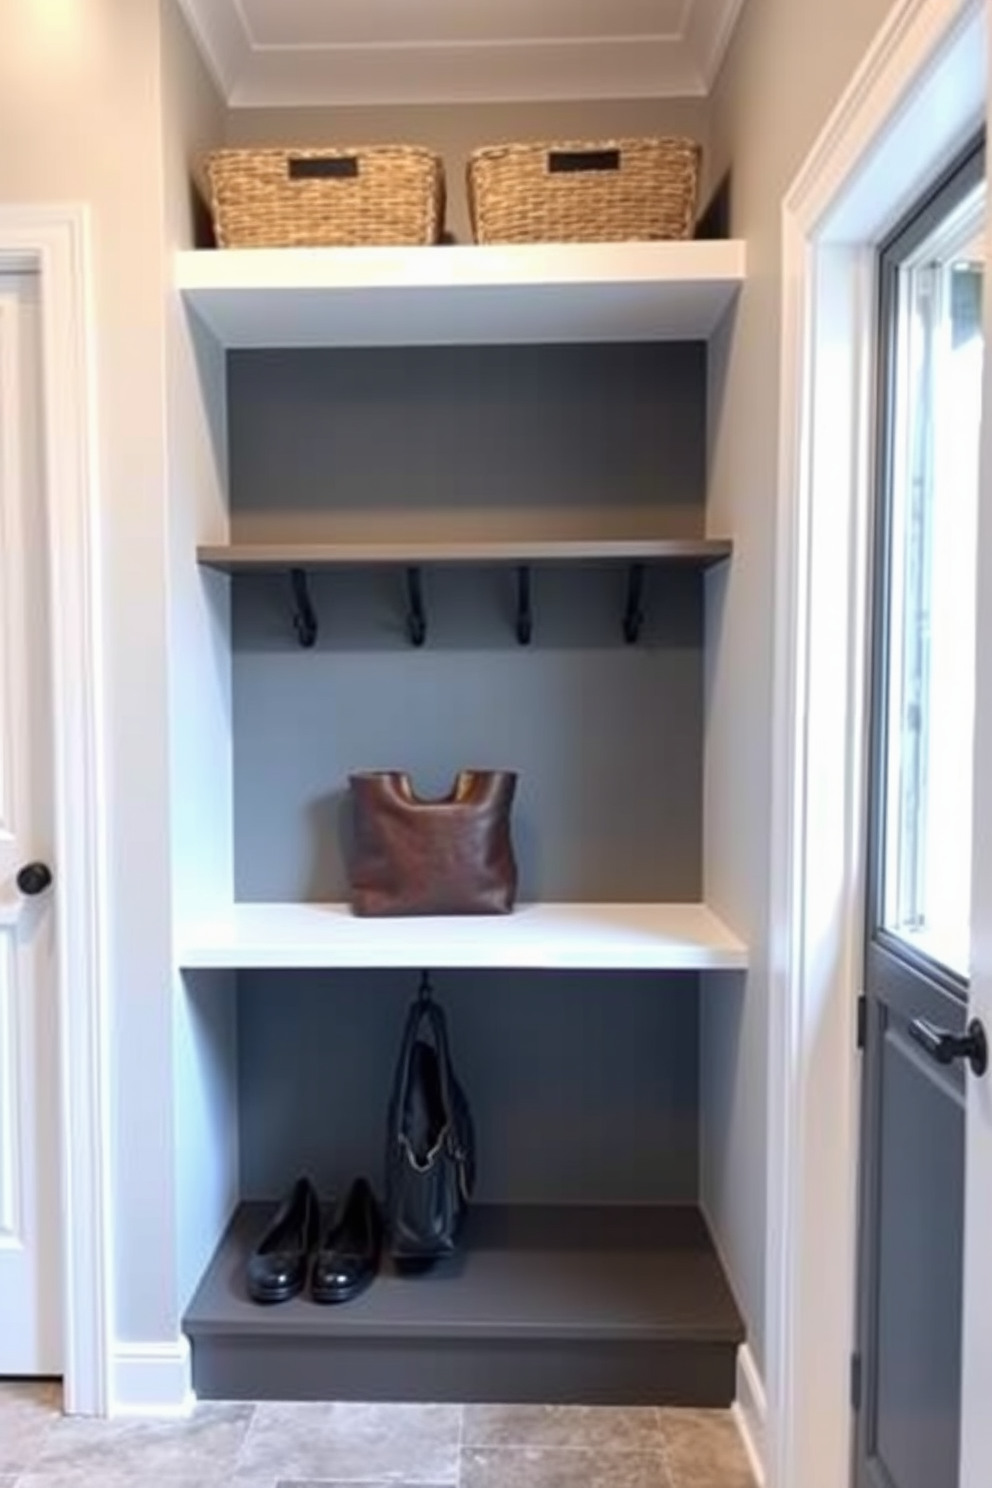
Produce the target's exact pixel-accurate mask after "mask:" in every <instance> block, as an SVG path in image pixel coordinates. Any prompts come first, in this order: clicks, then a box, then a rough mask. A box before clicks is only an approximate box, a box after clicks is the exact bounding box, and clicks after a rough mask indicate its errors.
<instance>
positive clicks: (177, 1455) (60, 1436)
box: [31, 1405, 254, 1488]
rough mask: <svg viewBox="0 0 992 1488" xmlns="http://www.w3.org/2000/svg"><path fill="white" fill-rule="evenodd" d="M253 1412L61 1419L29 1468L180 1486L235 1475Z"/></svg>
mask: <svg viewBox="0 0 992 1488" xmlns="http://www.w3.org/2000/svg"><path fill="white" fill-rule="evenodd" d="M253 1411H254V1407H253V1406H251V1405H201V1406H197V1408H196V1409H195V1410H194V1411H193V1413H192V1415H191V1416H189V1417H187V1418H185V1419H183V1420H179V1421H161V1420H140V1419H139V1420H118V1421H98V1420H92V1419H87V1418H84V1417H79V1416H76V1417H69V1418H64V1419H62V1420H60V1421H56V1422H55V1424H54V1425H53V1426H52V1428H51V1430H50V1431H49V1432H48V1435H47V1436H46V1438H45V1443H44V1446H43V1447H42V1450H41V1452H40V1453H39V1454H38V1456H37V1457H36V1458H35V1460H34V1461H33V1462H32V1464H31V1468H32V1471H33V1472H34V1473H36V1474H39V1475H42V1476H44V1475H46V1474H52V1475H54V1474H60V1473H67V1474H70V1475H72V1476H75V1477H82V1478H87V1477H88V1478H95V1479H97V1480H98V1481H99V1480H100V1479H101V1478H102V1477H105V1478H106V1480H107V1481H108V1482H116V1480H119V1479H122V1478H123V1479H127V1478H129V1477H134V1478H139V1479H142V1478H143V1479H144V1480H145V1482H148V1481H149V1480H154V1479H155V1478H169V1479H175V1478H181V1479H184V1480H185V1482H184V1484H183V1488H186V1483H189V1484H191V1485H192V1484H193V1483H194V1482H195V1483H197V1484H199V1483H200V1482H201V1481H202V1482H210V1483H216V1482H217V1481H218V1480H219V1479H223V1478H224V1477H225V1476H231V1475H233V1473H234V1470H235V1462H236V1459H237V1455H238V1451H239V1449H240V1447H241V1444H242V1442H243V1440H244V1436H245V1432H246V1431H247V1430H248V1426H249V1423H250V1421H251V1418H252V1413H253ZM46 1488H47V1485H46ZM86 1488H90V1484H89V1483H88V1482H87V1484H86Z"/></svg>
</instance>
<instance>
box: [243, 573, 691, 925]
mask: <svg viewBox="0 0 992 1488" xmlns="http://www.w3.org/2000/svg"><path fill="white" fill-rule="evenodd" d="M654 577H655V582H653V583H652V584H651V586H650V589H649V594H648V606H649V615H650V623H649V626H648V628H647V630H646V632H645V639H644V641H643V642H642V644H641V645H639V646H637V647H632V648H627V647H625V646H624V645H623V643H622V641H621V640H620V639H619V630H620V617H621V614H622V611H623V602H624V578H623V573H622V571H621V570H617V571H616V572H615V573H613V574H605V575H599V574H595V573H593V572H589V573H586V574H582V575H580V574H574V573H573V574H565V573H557V572H551V571H548V572H542V573H541V574H538V575H536V576H535V579H534V610H535V625H536V630H537V640H536V643H535V645H534V646H533V647H531V648H527V649H524V648H519V647H517V645H516V644H515V642H514V641H513V639H512V633H511V631H510V628H509V627H510V615H509V613H508V612H509V610H510V609H511V608H512V592H511V588H510V586H511V576H510V575H508V574H504V575H499V574H487V575H480V574H461V575H458V574H444V575H432V574H429V575H427V576H426V577H425V584H426V592H427V602H428V620H429V625H430V634H429V636H428V643H427V646H426V647H425V648H424V649H423V650H419V651H418V650H413V649H412V648H411V647H409V646H408V645H407V644H406V642H405V641H404V640H403V638H402V635H401V625H402V616H403V596H402V581H401V578H400V576H399V575H393V576H391V577H389V576H385V577H383V576H371V575H368V574H364V575H363V574H355V575H347V576H341V577H335V576H329V577H326V578H324V579H323V580H321V581H320V582H319V583H315V584H314V585H313V594H314V597H315V602H316V606H317V610H318V614H319V616H320V620H321V625H322V627H323V629H322V636H321V642H320V646H319V649H317V650H315V651H310V652H304V651H301V650H300V649H299V648H298V646H297V645H296V642H295V639H294V638H293V637H292V636H291V635H289V634H288V633H287V632H288V631H289V630H290V621H289V606H288V593H287V584H286V580H285V579H281V578H279V577H274V578H261V577H260V578H254V579H250V580H249V579H240V580H238V581H237V582H236V584H235V608H234V615H235V635H236V637H237V642H236V646H235V656H234V740H235V746H234V788H235V811H234V815H235V823H236V830H235V851H236V874H237V894H238V897H239V898H240V899H247V900H278V901H285V900H296V899H317V900H338V899H345V898H347V895H348V879H347V871H346V859H345V855H344V843H345V841H346V829H347V821H346V815H345V806H346V800H345V796H346V789H347V777H348V773H349V771H351V770H355V769H392V768H400V769H406V770H409V771H411V772H412V774H413V777H414V780H415V782H416V783H417V785H418V787H419V788H420V789H421V790H423V791H425V792H427V793H435V792H439V791H440V790H441V789H443V788H446V787H447V786H448V785H449V784H450V782H451V779H452V777H453V776H454V774H455V773H456V772H457V770H458V769H460V768H462V767H463V766H464V767H479V768H485V767H500V768H508V769H515V770H517V771H519V774H520V785H519V792H518V799H517V801H516V804H515V807H514V836H515V842H516V849H517V856H518V859H519V863H520V873H521V880H520V893H521V897H522V898H523V899H545V900H547V899H551V900H557V899H586V900H603V901H610V900H612V901H625V900H629V901H637V900H651V899H662V900H680V899H693V898H697V897H698V895H699V892H700V878H701V865H700V835H701V834H700V813H701V788H702V787H701V759H700V754H701V750H700V739H701V734H702V718H701V709H702V700H701V683H700V673H701V666H700V639H699V638H700V633H701V624H702V622H701V613H700V611H701V595H700V583H699V580H698V579H697V578H696V577H695V576H694V575H686V574H682V575H670V576H668V577H666V576H665V575H663V574H661V573H659V574H658V575H656V576H654Z"/></svg>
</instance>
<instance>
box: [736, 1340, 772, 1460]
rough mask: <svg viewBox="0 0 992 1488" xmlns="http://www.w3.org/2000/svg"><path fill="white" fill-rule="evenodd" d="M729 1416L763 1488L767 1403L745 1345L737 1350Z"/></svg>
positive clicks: (753, 1363)
mask: <svg viewBox="0 0 992 1488" xmlns="http://www.w3.org/2000/svg"><path fill="white" fill-rule="evenodd" d="M733 1416H734V1420H735V1422H736V1423H737V1429H738V1431H739V1432H740V1434H741V1438H742V1440H743V1442H744V1447H745V1450H746V1452H747V1455H748V1457H749V1459H750V1462H751V1471H752V1472H753V1473H754V1476H755V1481H756V1482H757V1484H758V1488H765V1482H766V1475H765V1463H766V1461H767V1455H766V1441H765V1438H766V1423H767V1420H768V1403H767V1400H766V1398H765V1386H764V1383H763V1381H762V1378H761V1375H760V1374H759V1372H758V1366H757V1365H756V1364H755V1362H754V1355H753V1354H752V1352H751V1350H750V1349H749V1348H748V1346H747V1344H746V1343H745V1344H743V1345H742V1346H741V1348H739V1349H738V1351H737V1399H736V1400H735V1401H734V1406H733Z"/></svg>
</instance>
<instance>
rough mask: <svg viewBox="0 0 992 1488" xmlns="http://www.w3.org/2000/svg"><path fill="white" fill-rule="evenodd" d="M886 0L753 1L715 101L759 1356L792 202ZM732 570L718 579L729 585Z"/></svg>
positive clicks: (737, 1245) (726, 1213) (738, 1020)
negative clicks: (727, 254)
mask: <svg viewBox="0 0 992 1488" xmlns="http://www.w3.org/2000/svg"><path fill="white" fill-rule="evenodd" d="M888 8H889V3H888V0H834V3H833V4H831V5H824V4H822V0H747V4H746V5H745V7H744V11H743V15H742V20H741V23H740V26H739V29H738V32H737V34H736V36H735V38H734V40H733V42H732V44H731V49H730V52H729V54H728V56H727V58H726V61H725V63H724V66H723V69H722V72H721V75H720V77H719V79H718V82H717V87H716V90H715V93H714V96H713V99H712V103H713V110H712V116H711V126H710V133H711V151H712V168H713V170H714V173H715V177H716V178H717V179H719V178H720V177H722V176H723V174H724V173H725V172H726V171H728V170H730V172H731V175H730V214H731V220H730V230H731V233H732V234H733V236H735V237H743V238H746V239H747V245H748V283H747V287H746V289H745V292H744V294H743V296H742V299H741V302H740V305H739V307H738V312H737V315H736V318H735V321H734V323H733V324H732V325H731V326H728V327H727V331H726V334H725V336H724V337H723V338H722V340H721V343H720V344H719V346H718V347H717V348H716V349H715V353H714V355H713V357H712V366H711V383H712V399H711V404H712V406H711V423H712V430H713V437H712V449H711V494H710V512H709V521H710V529H711V531H713V532H720V533H723V532H727V533H731V534H732V535H733V537H734V541H735V548H734V561H733V564H732V565H731V568H730V573H729V576H728V579H727V580H726V584H725V587H723V583H722V581H721V580H716V581H715V583H714V584H713V587H712V588H711V591H710V604H709V613H708V623H709V627H710V637H709V642H710V643H709V646H708V657H709V675H708V678H707V698H708V709H709V714H708V728H707V741H708V744H707V762H706V806H705V814H706V827H705V832H706V841H705V853H704V861H705V864H706V893H707V898H708V899H709V901H710V902H711V903H712V904H713V905H714V906H716V907H717V908H718V909H720V910H722V911H724V913H725V914H726V915H727V916H728V918H729V919H730V920H731V922H732V923H733V924H734V925H735V926H736V927H737V928H738V929H739V930H741V931H742V932H743V933H744V934H745V935H746V936H747V937H748V939H749V941H750V943H751V945H752V948H753V955H752V971H751V973H750V976H749V978H748V982H747V986H746V988H742V989H741V990H740V991H739V992H738V993H732V994H730V995H728V992H727V988H726V986H725V985H719V984H715V985H713V986H712V988H710V989H708V991H707V995H706V998H705V1003H704V1024H703V1110H704V1131H703V1145H702V1165H703V1194H704V1201H705V1203H706V1207H707V1211H708V1214H709V1216H710V1220H711V1223H712V1224H713V1227H714V1230H715V1232H716V1234H717V1237H718V1240H719V1243H720V1246H721V1249H722V1251H723V1254H724V1255H725V1257H726V1259H727V1261H728V1264H729V1267H730V1271H731V1274H732V1278H733V1282H734V1285H735V1287H736V1289H737V1293H738V1296H739V1299H740V1301H741V1303H742V1305H743V1308H744V1311H745V1313H746V1315H747V1318H748V1322H749V1327H750V1334H751V1340H752V1345H753V1346H754V1348H755V1350H756V1353H757V1356H758V1359H759V1362H761V1361H762V1360H763V1357H764V1343H765V1339H764V1306H765V1270H764V1268H765V1230H766V1211H765V1201H766V1157H767V1151H766V1124H767V1123H766V1094H767V1068H768V1061H767V1053H768V1040H769V1029H768V1020H767V1012H768V1006H767V974H768V948H767V938H768V935H767V920H768V907H769V899H768V869H769V861H770V852H771V841H770V799H771V759H770V752H771V698H772V665H773V655H772V648H773V604H774V572H775V503H776V486H777V458H778V439H779V420H778V388H779V323H780V314H779V309H780V295H781V282H780V247H779V233H780V222H781V203H782V199H783V197H784V195H785V194H786V192H787V191H788V188H789V185H790V183H791V180H792V178H793V177H794V175H795V174H796V172H797V170H798V168H799V167H800V165H801V164H802V161H803V160H804V158H805V156H806V155H807V153H808V152H809V149H810V147H811V146H812V143H813V141H814V140H815V138H816V136H817V134H818V133H819V131H820V129H821V128H822V126H823V124H824V123H825V121H826V119H827V117H828V115H829V113H830V111H831V109H832V107H833V106H834V104H835V103H836V102H837V100H838V99H839V97H840V95H841V93H842V92H843V90H844V88H845V87H846V85H847V83H848V81H849V79H850V78H851V77H852V75H853V73H854V71H855V69H856V67H857V65H858V62H859V60H860V58H861V57H862V55H863V53H864V52H865V50H866V49H867V47H868V46H869V44H870V42H871V40H872V38H873V36H874V34H875V32H876V31H877V29H878V28H879V26H880V25H881V23H882V21H883V19H884V17H885V15H886V13H887V11H888ZM717 586H720V587H717Z"/></svg>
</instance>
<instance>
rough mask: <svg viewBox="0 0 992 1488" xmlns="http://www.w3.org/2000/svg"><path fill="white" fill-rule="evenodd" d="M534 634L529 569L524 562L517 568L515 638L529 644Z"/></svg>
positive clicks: (521, 643)
mask: <svg viewBox="0 0 992 1488" xmlns="http://www.w3.org/2000/svg"><path fill="white" fill-rule="evenodd" d="M533 634H534V617H533V615H532V613H531V606H530V569H529V568H528V567H527V566H526V564H524V565H522V566H521V567H520V568H518V569H517V640H518V641H519V643H520V645H521V646H529V645H530V643H531V637H532V636H533Z"/></svg>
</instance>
